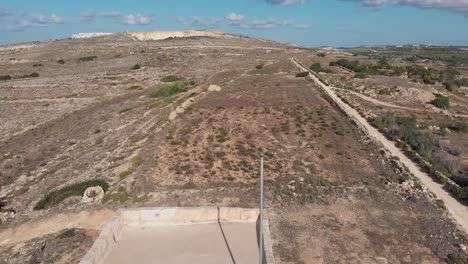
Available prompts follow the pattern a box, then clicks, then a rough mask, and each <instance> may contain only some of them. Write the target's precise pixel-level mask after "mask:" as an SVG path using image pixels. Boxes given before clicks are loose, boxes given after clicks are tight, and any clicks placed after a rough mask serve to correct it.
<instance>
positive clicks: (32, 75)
mask: <svg viewBox="0 0 468 264" xmlns="http://www.w3.org/2000/svg"><path fill="white" fill-rule="evenodd" d="M37 77H39V73H37V72H33V73H31V74H26V75H23V76H20V77H18V78H37Z"/></svg>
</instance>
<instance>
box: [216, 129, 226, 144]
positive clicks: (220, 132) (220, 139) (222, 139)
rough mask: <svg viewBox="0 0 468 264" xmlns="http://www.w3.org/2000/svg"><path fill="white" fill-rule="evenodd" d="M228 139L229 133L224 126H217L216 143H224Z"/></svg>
mask: <svg viewBox="0 0 468 264" xmlns="http://www.w3.org/2000/svg"><path fill="white" fill-rule="evenodd" d="M228 140H229V135H228V132H227V130H226V129H224V128H219V129H218V134H217V135H216V141H217V142H218V143H224V142H226V141H228Z"/></svg>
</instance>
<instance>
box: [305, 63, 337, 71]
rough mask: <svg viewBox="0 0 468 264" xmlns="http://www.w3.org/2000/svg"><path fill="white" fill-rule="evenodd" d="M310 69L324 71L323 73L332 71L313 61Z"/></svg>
mask: <svg viewBox="0 0 468 264" xmlns="http://www.w3.org/2000/svg"><path fill="white" fill-rule="evenodd" d="M310 69H311V70H313V71H314V72H317V73H319V72H324V73H333V71H332V70H331V69H327V68H323V67H322V65H321V64H320V63H314V64H312V65H311V66H310Z"/></svg>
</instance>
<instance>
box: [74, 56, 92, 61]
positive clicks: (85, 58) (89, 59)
mask: <svg viewBox="0 0 468 264" xmlns="http://www.w3.org/2000/svg"><path fill="white" fill-rule="evenodd" d="M95 59H97V56H87V57H81V58H79V59H78V60H79V61H81V62H86V61H93V60H95Z"/></svg>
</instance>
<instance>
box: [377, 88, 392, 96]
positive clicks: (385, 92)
mask: <svg viewBox="0 0 468 264" xmlns="http://www.w3.org/2000/svg"><path fill="white" fill-rule="evenodd" d="M379 94H380V95H392V90H391V89H389V88H383V89H380V90H379Z"/></svg>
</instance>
